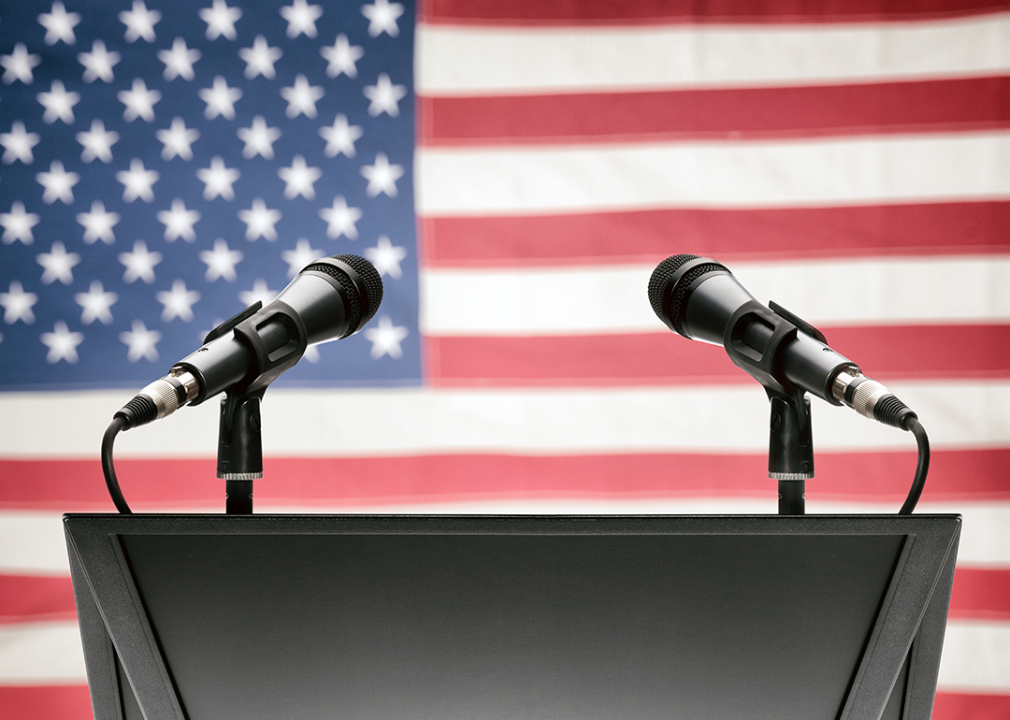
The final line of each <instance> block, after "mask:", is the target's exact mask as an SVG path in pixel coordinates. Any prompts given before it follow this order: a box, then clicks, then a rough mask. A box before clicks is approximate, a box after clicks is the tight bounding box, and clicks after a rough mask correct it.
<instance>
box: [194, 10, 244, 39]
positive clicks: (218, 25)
mask: <svg viewBox="0 0 1010 720" xmlns="http://www.w3.org/2000/svg"><path fill="white" fill-rule="evenodd" d="M240 17H242V11H241V10H240V9H238V8H237V7H228V6H227V5H226V4H225V0H214V5H213V6H212V7H209V8H204V9H203V10H201V11H200V19H201V20H203V21H204V22H205V23H207V39H208V40H216V39H217V38H219V37H220V36H222V35H224V36H225V37H226V38H227V39H228V40H234V39H235V37H236V32H235V22H236V21H237V20H238V19H239V18H240Z"/></svg>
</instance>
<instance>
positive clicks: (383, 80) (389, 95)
mask: <svg viewBox="0 0 1010 720" xmlns="http://www.w3.org/2000/svg"><path fill="white" fill-rule="evenodd" d="M362 92H363V93H364V94H365V97H367V98H368V99H369V100H371V102H370V103H369V104H368V114H369V115H371V116H372V117H378V116H379V115H381V114H382V113H386V114H388V115H389V116H390V117H396V116H398V115H399V114H400V105H399V103H400V100H402V99H403V97H404V96H405V95H406V94H407V87H406V86H405V85H394V84H393V83H392V81H390V79H389V75H387V74H386V73H379V79H378V80H376V82H375V84H374V85H366V86H365V88H364V90H362Z"/></svg>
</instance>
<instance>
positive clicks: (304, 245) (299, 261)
mask: <svg viewBox="0 0 1010 720" xmlns="http://www.w3.org/2000/svg"><path fill="white" fill-rule="evenodd" d="M322 256H323V253H322V252H321V251H319V250H313V249H312V246H311V245H309V241H308V240H306V239H305V238H298V243H297V244H296V245H295V249H294V250H285V251H284V252H282V253H281V260H283V261H284V262H286V263H287V264H288V277H289V278H293V277H294V276H295V275H297V274H298V273H300V272H301V271H302V270H303V269H304V268H305V266H306V265H308V264H309V263H310V262H312V261H313V260H318V259H319V258H321V257H322Z"/></svg>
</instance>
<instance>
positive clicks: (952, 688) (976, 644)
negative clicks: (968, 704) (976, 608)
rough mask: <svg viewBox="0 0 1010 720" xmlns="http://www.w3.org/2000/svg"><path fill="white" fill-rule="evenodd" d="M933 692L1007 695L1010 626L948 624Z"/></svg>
mask: <svg viewBox="0 0 1010 720" xmlns="http://www.w3.org/2000/svg"><path fill="white" fill-rule="evenodd" d="M937 690H940V691H944V690H945V691H947V692H958V691H969V692H971V691H974V692H994V693H1010V623H995V622H977V621H969V620H951V621H950V622H948V623H947V634H946V635H945V637H944V641H943V655H942V656H941V658H940V677H939V679H938V680H937Z"/></svg>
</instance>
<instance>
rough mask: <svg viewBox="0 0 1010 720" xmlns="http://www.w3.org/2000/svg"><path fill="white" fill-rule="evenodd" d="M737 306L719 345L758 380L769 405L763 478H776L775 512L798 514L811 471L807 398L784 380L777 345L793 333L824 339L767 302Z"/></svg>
mask: <svg viewBox="0 0 1010 720" xmlns="http://www.w3.org/2000/svg"><path fill="white" fill-rule="evenodd" d="M769 305H770V307H768V308H766V307H764V306H763V305H761V304H760V303H758V302H757V301H751V302H748V303H745V304H743V305H742V306H740V307H739V308H738V309H737V310H736V312H734V313H733V315H732V317H731V318H730V320H729V322H728V323H727V325H726V330H725V336H724V342H723V347H725V349H726V353H727V354H728V355H729V357H730V359H731V360H732V361H733V363H734V364H735V365H736V366H737V367H739V368H740V369H742V370H744V371H745V372H746V373H747V374H749V375H750V376H751V377H753V378H754V379H755V380H757V381H758V382H759V383H761V385H762V387H764V389H765V392H766V393H767V394H768V400H769V403H770V405H771V408H770V411H771V417H770V420H769V437H768V477H769V478H772V479H773V480H778V483H779V488H778V490H779V515H802V514H803V513H804V511H805V492H806V480H808V479H809V478H812V477H813V476H814V445H813V431H812V429H811V422H810V399H809V398H808V397H807V395H806V391H804V390H803V389H802V388H800V387H798V386H797V385H796V384H794V383H792V382H790V381H789V380H788V379H786V377H785V374H784V373H783V372H782V368H781V366H780V363H779V358H780V350H781V349H782V348H783V347H784V346H785V345H786V344H787V343H790V342H792V341H793V340H794V339H795V338H796V337H797V335H798V334H799V333H804V334H806V335H810V336H811V337H813V338H815V339H816V340H818V341H820V342H822V343H825V344H826V339H825V338H824V335H823V334H822V333H821V332H820V331H819V330H818V329H817V328H815V327H813V326H812V325H810V324H809V323H807V322H805V321H804V320H802V319H800V318H798V317H796V316H795V315H793V314H792V313H790V312H789V311H788V310H786V309H785V308H783V307H781V306H780V305H778V304H776V303H774V302H772V303H770V304H769Z"/></svg>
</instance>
